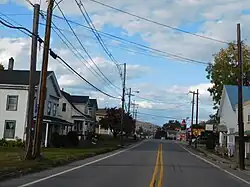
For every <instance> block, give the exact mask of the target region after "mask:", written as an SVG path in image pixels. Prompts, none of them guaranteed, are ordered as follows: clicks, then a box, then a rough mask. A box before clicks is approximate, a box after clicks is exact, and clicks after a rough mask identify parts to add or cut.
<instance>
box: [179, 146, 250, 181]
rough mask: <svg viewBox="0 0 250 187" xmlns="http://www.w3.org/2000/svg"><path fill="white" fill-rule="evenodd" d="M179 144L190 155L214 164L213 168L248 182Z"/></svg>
mask: <svg viewBox="0 0 250 187" xmlns="http://www.w3.org/2000/svg"><path fill="white" fill-rule="evenodd" d="M179 145H180V144H179ZM180 146H181V147H182V148H183V149H185V150H186V151H187V152H189V153H190V154H191V155H193V156H195V157H197V158H199V159H201V160H203V161H204V162H206V163H208V164H210V165H212V166H214V167H215V168H217V169H219V170H221V171H223V172H225V173H227V174H229V175H231V176H232V177H234V178H236V179H238V180H240V181H242V182H244V183H246V184H250V182H249V181H247V180H245V179H242V178H241V177H239V176H237V175H235V174H233V173H231V172H229V171H227V170H225V169H223V168H221V167H220V166H218V165H216V164H215V163H213V162H210V161H208V160H207V159H205V158H203V157H201V156H199V155H197V154H194V153H193V152H191V151H189V150H188V149H187V148H185V147H183V146H182V145H180Z"/></svg>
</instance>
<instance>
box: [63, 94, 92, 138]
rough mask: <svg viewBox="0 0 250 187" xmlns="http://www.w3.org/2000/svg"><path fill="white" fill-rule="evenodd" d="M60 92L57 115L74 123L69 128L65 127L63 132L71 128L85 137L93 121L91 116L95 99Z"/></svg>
mask: <svg viewBox="0 0 250 187" xmlns="http://www.w3.org/2000/svg"><path fill="white" fill-rule="evenodd" d="M61 93H62V96H63V97H61V99H60V104H59V108H60V109H59V116H60V117H61V118H62V119H64V120H67V121H70V122H71V123H73V124H74V125H73V126H72V127H71V128H70V129H65V132H67V131H70V130H73V131H77V132H78V134H79V136H82V137H85V135H87V133H88V132H89V131H91V129H92V126H93V125H94V122H95V120H93V117H94V115H95V110H96V109H95V108H96V107H97V102H96V100H95V101H90V99H89V96H80V95H70V94H69V93H67V92H65V91H63V90H61ZM90 102H93V103H90ZM95 106H96V107H95Z"/></svg>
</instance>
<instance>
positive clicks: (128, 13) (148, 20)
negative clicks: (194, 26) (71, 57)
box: [89, 0, 229, 44]
mask: <svg viewBox="0 0 250 187" xmlns="http://www.w3.org/2000/svg"><path fill="white" fill-rule="evenodd" d="M89 1H92V2H94V3H97V4H99V5H102V6H105V7H107V8H110V9H113V10H116V11H119V12H122V13H124V14H127V15H130V16H133V17H136V18H139V19H142V20H144V21H147V22H150V23H154V24H156V25H160V26H163V27H166V28H169V29H172V30H175V31H178V32H182V33H185V34H190V35H193V36H196V37H200V38H204V39H208V40H212V41H216V42H220V43H224V44H229V42H226V41H222V40H219V39H215V38H211V37H208V36H203V35H199V34H196V33H193V32H189V31H186V30H183V29H179V28H176V27H172V26H170V25H166V24H163V23H160V22H157V21H154V20H151V19H148V18H145V17H141V16H138V15H136V14H134V13H131V12H127V11H125V10H121V9H119V8H116V7H113V6H110V5H108V4H105V3H102V2H100V1H96V0H89Z"/></svg>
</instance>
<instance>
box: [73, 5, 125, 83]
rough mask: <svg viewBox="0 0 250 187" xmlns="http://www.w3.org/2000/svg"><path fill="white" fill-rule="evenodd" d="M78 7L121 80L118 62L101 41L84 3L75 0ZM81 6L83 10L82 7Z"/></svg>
mask: <svg viewBox="0 0 250 187" xmlns="http://www.w3.org/2000/svg"><path fill="white" fill-rule="evenodd" d="M75 2H76V4H77V6H78V8H79V9H80V12H81V13H82V16H83V17H84V19H85V21H86V22H87V24H88V25H89V27H90V29H91V31H92V32H93V33H94V35H95V37H96V39H97V41H98V42H99V43H100V45H101V47H102V48H103V50H104V52H105V53H106V54H107V55H108V57H109V58H110V60H111V61H112V62H114V64H115V65H116V67H117V69H118V73H119V75H120V78H121V80H122V70H121V67H120V65H119V64H118V62H117V61H116V59H115V58H114V56H113V55H112V53H111V52H110V51H109V49H108V48H107V46H106V45H105V42H104V41H103V39H102V37H101V36H100V34H99V33H98V32H97V30H96V27H95V25H94V24H93V22H92V20H91V18H90V16H89V14H88V12H87V10H86V8H85V6H84V4H83V3H82V1H81V0H79V2H78V1H77V0H75ZM81 7H83V10H84V12H83V10H82V8H81Z"/></svg>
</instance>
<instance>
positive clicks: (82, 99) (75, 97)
mask: <svg viewBox="0 0 250 187" xmlns="http://www.w3.org/2000/svg"><path fill="white" fill-rule="evenodd" d="M88 100H89V96H80V95H71V102H72V103H87V102H88Z"/></svg>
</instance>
